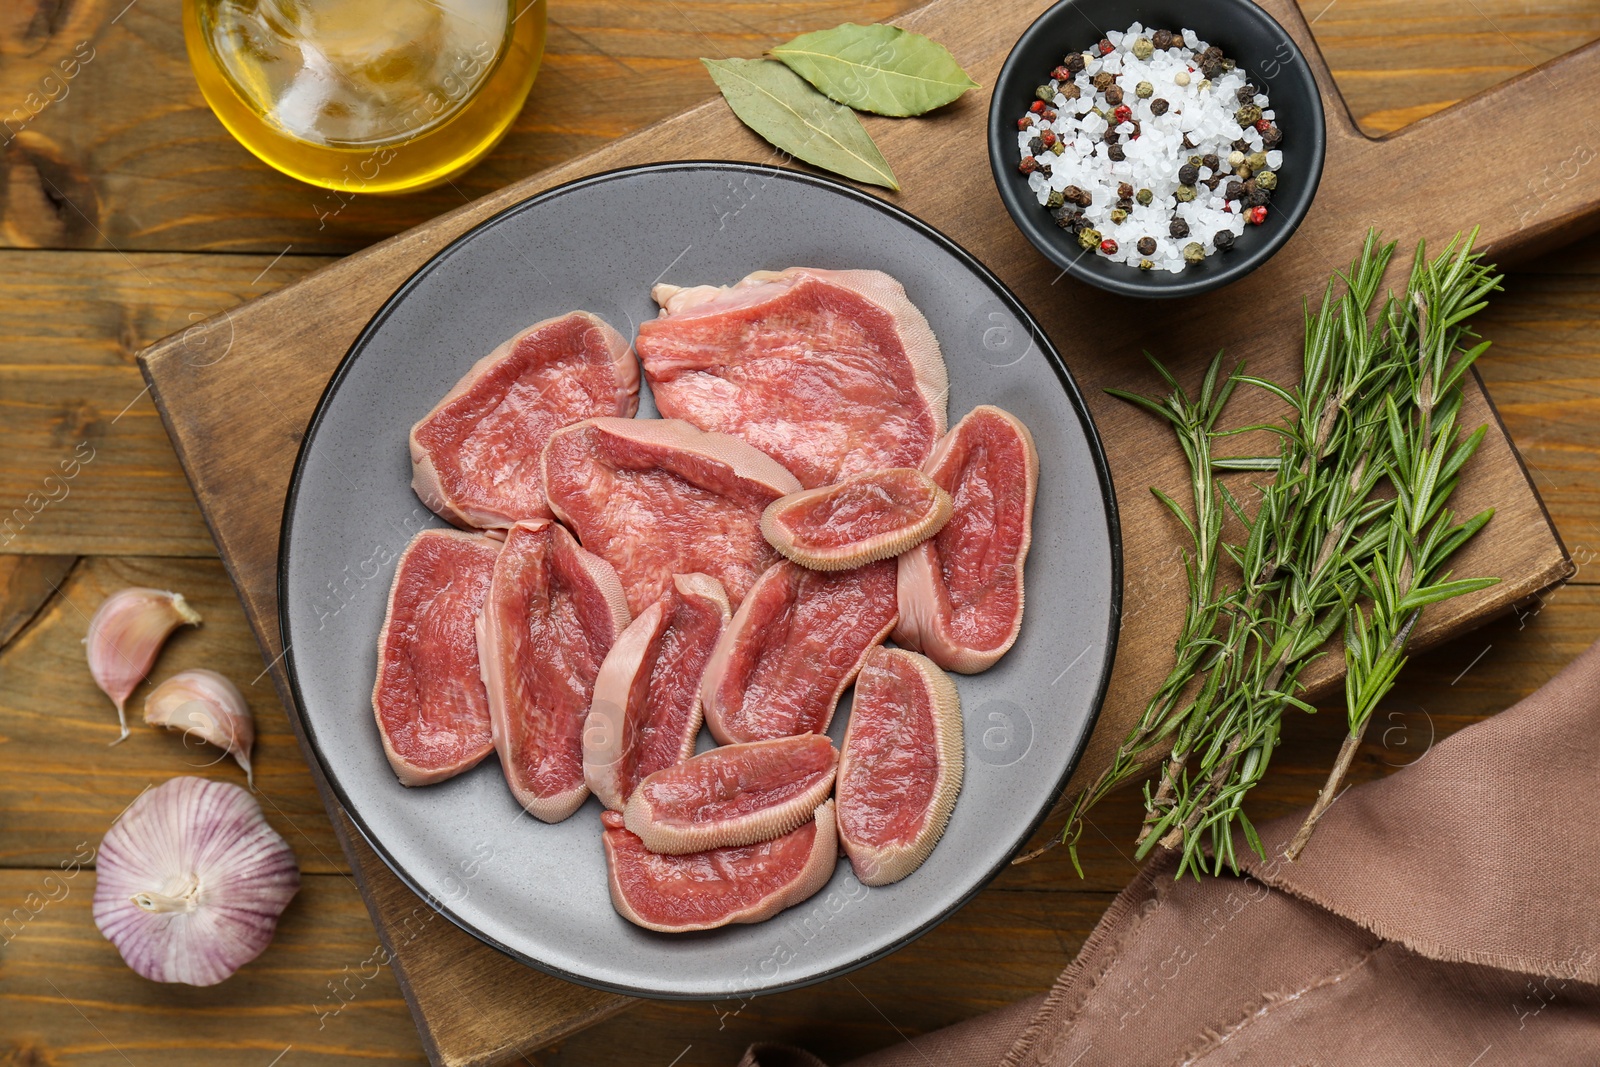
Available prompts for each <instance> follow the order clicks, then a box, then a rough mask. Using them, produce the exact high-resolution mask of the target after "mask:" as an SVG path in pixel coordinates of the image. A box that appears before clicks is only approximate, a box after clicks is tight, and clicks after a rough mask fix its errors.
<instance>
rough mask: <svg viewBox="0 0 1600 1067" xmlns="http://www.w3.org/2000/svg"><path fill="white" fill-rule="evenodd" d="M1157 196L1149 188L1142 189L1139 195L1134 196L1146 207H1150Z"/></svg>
mask: <svg viewBox="0 0 1600 1067" xmlns="http://www.w3.org/2000/svg"><path fill="white" fill-rule="evenodd" d="M1155 198H1156V194H1155V193H1152V192H1151V191H1150V190H1149V189H1140V190H1139V195H1138V196H1136V197H1134V199H1135V200H1137V201H1139V203H1140V204H1141V205H1142V206H1144V207H1149V206H1150V204H1151V203H1152V202H1153V201H1154V200H1155Z"/></svg>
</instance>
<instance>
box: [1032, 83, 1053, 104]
mask: <svg viewBox="0 0 1600 1067" xmlns="http://www.w3.org/2000/svg"><path fill="white" fill-rule="evenodd" d="M1033 95H1034V96H1037V97H1038V98H1039V99H1040V100H1043V101H1044V102H1045V103H1047V104H1048V103H1049V102H1050V101H1052V100H1054V99H1055V98H1056V91H1055V90H1054V89H1052V88H1050V86H1048V85H1041V86H1039V88H1037V89H1035V90H1034V91H1033Z"/></svg>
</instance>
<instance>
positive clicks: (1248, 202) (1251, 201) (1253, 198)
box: [1244, 182, 1272, 207]
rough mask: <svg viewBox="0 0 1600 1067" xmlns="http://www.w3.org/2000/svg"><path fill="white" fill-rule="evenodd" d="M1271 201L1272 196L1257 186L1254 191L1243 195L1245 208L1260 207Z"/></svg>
mask: <svg viewBox="0 0 1600 1067" xmlns="http://www.w3.org/2000/svg"><path fill="white" fill-rule="evenodd" d="M1251 184H1255V183H1253V182H1252V183H1251ZM1271 199H1272V194H1271V193H1269V192H1267V191H1266V190H1265V189H1263V188H1261V187H1260V186H1259V185H1257V186H1256V187H1255V188H1254V189H1252V190H1250V192H1249V193H1247V194H1246V195H1245V198H1244V206H1245V207H1262V206H1264V205H1265V204H1266V203H1267V202H1268V201H1269V200H1271Z"/></svg>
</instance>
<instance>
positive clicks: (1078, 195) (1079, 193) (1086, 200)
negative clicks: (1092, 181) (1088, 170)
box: [1061, 185, 1094, 207]
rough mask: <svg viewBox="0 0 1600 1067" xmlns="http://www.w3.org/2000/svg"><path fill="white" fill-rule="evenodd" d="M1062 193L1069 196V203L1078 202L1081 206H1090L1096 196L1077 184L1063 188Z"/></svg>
mask: <svg viewBox="0 0 1600 1067" xmlns="http://www.w3.org/2000/svg"><path fill="white" fill-rule="evenodd" d="M1061 195H1062V196H1064V197H1066V198H1067V202H1068V203H1072V204H1077V205H1078V206H1079V207H1088V206H1089V205H1090V204H1091V203H1092V202H1093V201H1094V197H1092V196H1090V195H1089V194H1088V193H1087V192H1085V191H1084V190H1082V189H1080V188H1078V187H1077V186H1076V185H1069V186H1067V187H1066V188H1065V189H1063V190H1061Z"/></svg>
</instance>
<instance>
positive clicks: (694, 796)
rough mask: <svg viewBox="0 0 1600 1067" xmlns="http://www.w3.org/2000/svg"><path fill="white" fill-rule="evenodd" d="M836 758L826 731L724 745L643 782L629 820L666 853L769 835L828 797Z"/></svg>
mask: <svg viewBox="0 0 1600 1067" xmlns="http://www.w3.org/2000/svg"><path fill="white" fill-rule="evenodd" d="M838 762H839V753H838V751H837V750H836V749H835V748H834V747H833V742H832V741H829V740H828V739H827V738H826V737H825V736H823V735H821V734H802V735H800V736H799V737H779V738H775V739H773V740H771V741H752V742H750V743H749V744H744V745H723V746H722V747H721V748H713V749H711V750H710V751H708V752H702V753H701V754H700V755H698V756H695V757H694V758H692V759H688V760H685V761H684V762H682V763H679V764H675V765H674V766H671V767H667V768H664V769H663V770H659V771H656V772H655V773H654V774H652V775H651V776H650V777H648V778H646V779H645V780H644V781H642V782H640V783H639V788H638V789H636V790H634V792H633V796H632V797H631V798H629V800H628V807H627V810H626V811H625V812H623V817H624V819H625V825H626V826H627V827H628V829H629V830H631V831H632V832H633V833H635V834H637V835H638V836H639V840H641V841H643V842H644V847H645V848H648V849H649V850H650V851H651V852H663V853H667V854H669V855H682V854H683V853H686V852H704V851H705V850H706V849H710V848H725V847H730V846H734V845H753V844H755V843H757V842H758V841H770V840H772V839H773V838H774V837H781V836H783V835H784V834H786V833H788V832H789V831H790V830H793V829H794V828H795V827H797V826H799V825H800V824H801V823H803V822H805V821H806V820H807V819H809V818H811V813H812V812H814V811H816V810H817V805H819V804H821V803H822V802H823V801H824V800H827V799H828V794H829V793H831V792H833V773H834V769H835V767H836V766H837V764H838Z"/></svg>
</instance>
